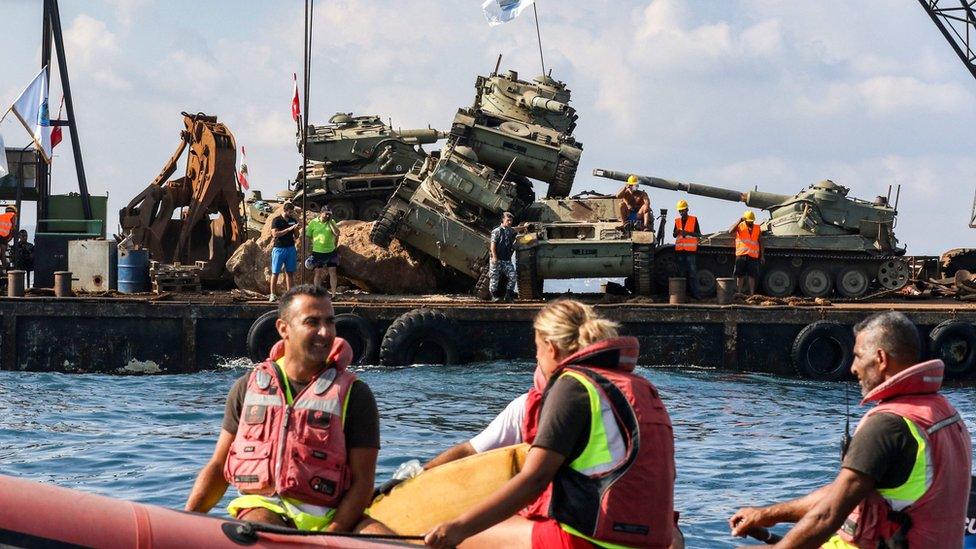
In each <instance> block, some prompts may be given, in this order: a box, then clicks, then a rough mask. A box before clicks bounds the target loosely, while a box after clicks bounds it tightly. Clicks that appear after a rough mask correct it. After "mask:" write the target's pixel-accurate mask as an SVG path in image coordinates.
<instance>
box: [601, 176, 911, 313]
mask: <svg viewBox="0 0 976 549" xmlns="http://www.w3.org/2000/svg"><path fill="white" fill-rule="evenodd" d="M593 175H596V176H598V177H606V178H609V179H616V180H618V181H626V180H627V178H628V177H629V176H630V175H631V174H629V173H625V172H617V171H612V170H602V169H596V170H593ZM636 177H637V181H638V183H640V184H641V185H644V186H648V187H654V188H659V189H666V190H671V191H679V192H686V193H688V194H692V195H698V196H706V197H711V198H718V199H720V200H727V201H732V202H742V203H744V204H746V205H747V206H749V207H752V208H758V209H762V210H766V211H768V212H769V219H768V220H767V221H765V222H764V223H762V228H763V231H764V232H763V244H764V248H765V259H766V263H765V264H764V265H763V268H762V272H763V274H762V277H761V280H760V283H761V286H762V289H763V293H765V294H767V295H773V296H786V295H790V294H792V293H793V292H794V291H797V290H798V291H799V292H800V293H801V294H803V295H805V296H808V297H823V296H827V295H830V294H831V293H832V292H833V291H834V290H836V291H837V293H839V294H840V295H841V296H843V297H849V298H856V297H861V296H863V295H864V294H865V293H867V291H868V290H869V289H871V288H872V287H876V288H879V289H887V290H897V289H900V288H901V287H903V286H904V285H905V284H907V283H908V280H909V276H910V270H909V267H908V264H907V262H906V261H905V260H904V259H902V258H901V256H903V255H904V254H905V248H904V247H899V246H898V240H897V239H896V238H895V234H894V226H895V219H896V216H897V214H898V212H897V211H896V209H895V208H894V207H892V206H891V205H890V204H889V202H888V199H887V198H885V197H878V198H877V199H875V200H874V201H866V200H861V199H858V198H854V197H850V196H848V193H849V191H850V190H849V189H848V188H847V187H844V186H842V185H838V184H837V183H834V182H833V181H830V180H825V181H820V182H818V183H814V184H813V185H810V187H808V188H806V189H804V190H802V191H800V192H799V193H797V194H796V195H792V196H791V195H783V194H774V193H765V192H759V191H746V192H740V191H736V190H732V189H724V188H720V187H710V186H707V185H698V184H695V183H682V182H678V181H671V180H667V179H661V178H657V177H647V176H640V175H637V176H636ZM706 223H707V220H706ZM723 225H724V222H723ZM733 244H734V242H733V238H732V236H731V235H730V234H728V233H727V232H719V233H714V234H709V235H705V236H703V237H702V239H701V243H700V246H699V251H698V254H699V255H698V269H699V286H700V287H701V288H702V290H704V291H705V292H706V293H710V292H714V287H715V286H714V279H715V277H716V276H730V275H731V267H732V265H731V263H732V262H731V260H730V254H731V250H732V246H733ZM655 261H656V262H657V265H656V272H658V273H660V276H661V277H666V276H669V275H670V273H673V272H674V270H672V269H671V268H670V267H669V265H670V264H671V263H673V257H667V253H663V252H662V251H659V253H658V255H657V257H656V258H655Z"/></svg>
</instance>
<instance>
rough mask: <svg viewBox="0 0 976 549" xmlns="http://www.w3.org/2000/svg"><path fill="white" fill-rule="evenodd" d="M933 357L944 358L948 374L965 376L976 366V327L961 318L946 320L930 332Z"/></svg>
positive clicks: (930, 347)
mask: <svg viewBox="0 0 976 549" xmlns="http://www.w3.org/2000/svg"><path fill="white" fill-rule="evenodd" d="M929 352H930V354H931V356H932V358H939V359H942V362H944V363H945V371H946V375H947V376H949V377H953V378H960V377H965V376H967V375H969V374H971V373H972V372H973V370H974V367H976V327H974V326H973V325H972V324H970V323H969V322H963V321H961V320H946V321H945V322H943V323H942V324H939V325H938V326H936V327H935V329H933V330H932V332H931V333H930V334H929Z"/></svg>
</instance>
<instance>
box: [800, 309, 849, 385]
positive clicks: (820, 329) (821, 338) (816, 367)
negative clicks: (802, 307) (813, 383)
mask: <svg viewBox="0 0 976 549" xmlns="http://www.w3.org/2000/svg"><path fill="white" fill-rule="evenodd" d="M824 345H827V346H828V347H827V349H832V350H833V352H830V353H825V352H818V351H825V350H827V349H825V348H824V347H823V346H824ZM815 354H816V355H817V357H818V358H820V359H822V361H815V358H814V355H815ZM790 357H791V358H792V359H793V368H794V369H795V370H796V373H798V374H800V375H801V376H803V377H805V378H807V379H814V380H817V381H841V380H843V379H846V378H847V377H848V376H849V375H850V371H851V363H852V362H853V360H854V335H853V334H852V333H851V329H850V328H848V327H847V326H844V325H842V324H838V323H836V322H830V321H827V320H818V321H816V322H813V323H811V324H808V325H806V326H805V327H804V328H803V329H802V330H800V333H799V334H797V336H796V339H794V340H793V348H792V351H791V353H790Z"/></svg>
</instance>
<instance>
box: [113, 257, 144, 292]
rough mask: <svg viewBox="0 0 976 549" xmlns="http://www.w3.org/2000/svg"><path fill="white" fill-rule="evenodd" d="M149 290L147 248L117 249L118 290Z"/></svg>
mask: <svg viewBox="0 0 976 549" xmlns="http://www.w3.org/2000/svg"><path fill="white" fill-rule="evenodd" d="M148 291H149V250H119V292H121V293H123V294H136V293H145V292H148Z"/></svg>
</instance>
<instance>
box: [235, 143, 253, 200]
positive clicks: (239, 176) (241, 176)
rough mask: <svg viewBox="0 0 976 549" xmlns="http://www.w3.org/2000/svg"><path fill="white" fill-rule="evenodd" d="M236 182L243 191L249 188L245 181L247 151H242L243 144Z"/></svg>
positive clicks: (242, 147) (242, 146)
mask: <svg viewBox="0 0 976 549" xmlns="http://www.w3.org/2000/svg"><path fill="white" fill-rule="evenodd" d="M237 182H238V183H240V185H241V188H242V189H244V190H245V191H246V190H248V189H249V188H250V185H248V183H247V153H245V152H244V145H241V171H239V172H237Z"/></svg>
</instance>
